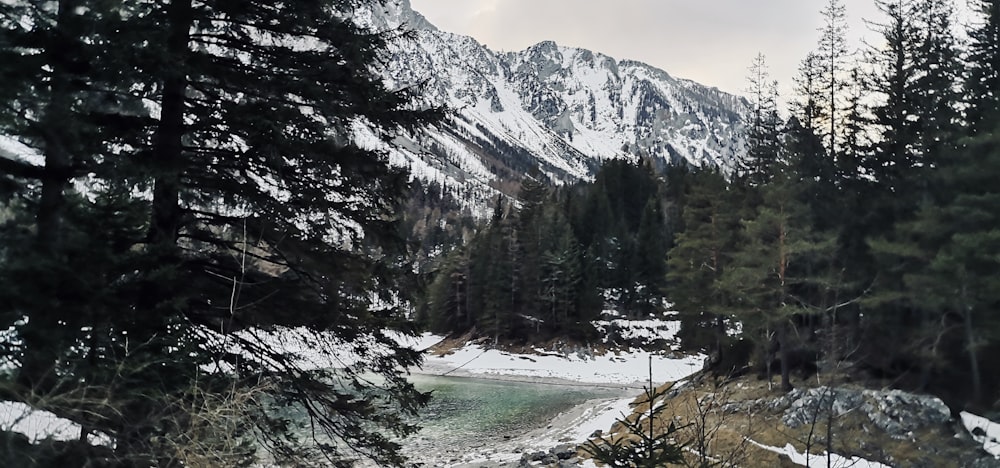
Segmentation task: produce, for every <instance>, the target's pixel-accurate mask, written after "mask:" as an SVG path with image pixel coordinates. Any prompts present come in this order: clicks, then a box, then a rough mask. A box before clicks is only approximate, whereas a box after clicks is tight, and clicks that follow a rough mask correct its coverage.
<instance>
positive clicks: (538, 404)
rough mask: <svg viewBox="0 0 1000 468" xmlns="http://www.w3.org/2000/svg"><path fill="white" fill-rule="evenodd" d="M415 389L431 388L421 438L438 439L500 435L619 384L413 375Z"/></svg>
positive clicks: (611, 393)
mask: <svg viewBox="0 0 1000 468" xmlns="http://www.w3.org/2000/svg"><path fill="white" fill-rule="evenodd" d="M410 381H411V382H413V384H414V385H415V386H416V387H417V388H418V389H420V390H421V391H425V392H426V391H429V392H432V395H433V398H432V399H431V402H430V404H429V405H428V406H427V407H426V408H424V410H423V411H422V412H421V414H420V418H419V420H420V425H421V426H423V429H422V430H421V431H420V433H419V436H420V437H422V438H427V437H430V438H438V439H443V440H442V442H443V441H448V440H454V441H456V442H457V441H464V440H469V438H470V437H472V438H475V439H477V440H500V439H503V438H504V436H515V435H517V434H520V433H523V432H525V431H528V430H531V429H534V428H537V427H545V425H546V424H547V423H548V422H549V421H550V420H551V419H552V418H553V417H555V416H556V415H557V414H559V413H560V412H563V411H566V410H568V409H570V408H572V407H574V406H576V405H579V404H581V403H583V402H585V401H587V400H591V399H595V398H611V397H617V396H620V395H621V393H622V391H621V390H620V389H613V388H612V389H609V388H601V387H593V386H590V387H587V386H582V385H583V384H581V386H572V385H546V384H536V383H525V382H511V381H503V380H490V379H478V378H466V377H438V376H427V375H413V376H411V378H410Z"/></svg>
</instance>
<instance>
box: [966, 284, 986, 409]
mask: <svg viewBox="0 0 1000 468" xmlns="http://www.w3.org/2000/svg"><path fill="white" fill-rule="evenodd" d="M966 297H967V296H966V287H965V285H962V302H963V304H962V308H963V314H962V322H963V323H962V325H963V328H964V330H965V350H966V351H967V352H968V354H969V377H970V378H971V379H972V382H971V383H972V401H974V402H976V403H978V402H980V401H982V398H983V390H982V389H983V381H982V375H981V374H980V371H979V356H978V355H977V354H976V334H975V328H974V327H973V326H972V307H971V306H969V305H968V301H967V300H965V298H966Z"/></svg>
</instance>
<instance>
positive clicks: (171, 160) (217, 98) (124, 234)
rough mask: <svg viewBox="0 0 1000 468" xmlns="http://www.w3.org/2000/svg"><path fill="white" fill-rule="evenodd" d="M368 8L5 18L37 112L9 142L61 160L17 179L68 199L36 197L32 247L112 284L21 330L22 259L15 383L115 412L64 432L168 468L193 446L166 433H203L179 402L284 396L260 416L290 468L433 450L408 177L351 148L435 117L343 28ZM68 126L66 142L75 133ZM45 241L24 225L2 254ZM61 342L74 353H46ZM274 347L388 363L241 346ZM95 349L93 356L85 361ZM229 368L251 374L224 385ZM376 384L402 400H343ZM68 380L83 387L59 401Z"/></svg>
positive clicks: (192, 7) (18, 6)
mask: <svg viewBox="0 0 1000 468" xmlns="http://www.w3.org/2000/svg"><path fill="white" fill-rule="evenodd" d="M53 5H55V6H56V8H54V9H51V8H49V7H50V6H53ZM369 5H370V3H369V2H360V1H349V0H345V1H337V2H332V3H328V2H293V3H282V4H272V3H267V2H244V3H241V4H240V5H233V4H230V3H226V2H208V3H198V4H195V3H193V2H191V1H190V0H176V1H171V2H137V3H133V4H129V5H121V4H119V3H117V2H91V1H82V0H80V1H74V0H61V1H59V2H57V3H53V4H46V5H36V4H27V3H21V2H5V3H4V4H3V5H0V8H2V9H3V10H2V13H3V15H4V16H3V19H2V20H0V25H2V27H3V28H5V31H4V35H3V38H4V39H3V40H4V41H5V42H3V43H2V44H0V49H2V51H0V54H2V56H3V57H4V60H3V61H2V64H0V75H2V76H3V77H4V78H5V79H6V78H10V80H9V81H8V82H9V83H10V84H11V86H10V87H6V86H5V89H4V91H3V92H2V93H3V97H4V98H5V99H7V98H9V101H6V102H12V103H16V104H15V105H14V106H11V107H4V110H3V114H2V117H0V126H2V129H3V131H4V132H7V133H10V134H13V135H15V136H17V137H18V138H20V139H22V140H23V141H25V142H26V143H28V144H29V146H32V147H34V148H37V149H38V150H39V152H41V153H42V154H44V155H45V156H46V159H47V163H46V166H47V167H46V168H37V167H30V166H26V165H24V164H19V163H14V162H9V161H10V160H7V159H4V160H3V163H2V166H3V167H2V168H0V170H2V171H3V172H4V175H5V177H6V178H7V179H8V180H9V179H10V178H18V179H21V180H24V179H29V178H36V179H44V180H45V181H49V182H43V184H42V187H41V189H40V190H38V191H35V190H29V191H27V192H25V202H24V205H23V206H25V207H26V208H27V209H28V210H31V207H32V206H36V207H37V210H34V213H37V214H38V216H33V218H34V221H33V223H34V226H33V228H34V230H35V231H36V232H39V234H40V239H41V238H42V237H45V238H47V239H41V240H40V242H39V246H45V247H44V248H39V249H38V251H37V252H38V253H39V257H40V258H39V260H40V261H39V262H38V264H39V265H55V264H63V265H67V266H72V267H77V268H84V267H83V266H82V265H80V264H79V263H78V261H80V260H81V259H84V258H87V259H90V261H88V263H87V265H89V266H90V267H91V268H94V269H95V275H94V280H95V281H98V280H99V281H101V282H102V283H101V284H102V285H103V287H94V288H92V289H83V288H79V289H78V288H77V287H76V286H74V285H73V282H74V281H76V280H75V279H74V278H73V277H72V276H70V275H64V274H63V273H62V272H61V270H52V273H53V274H52V275H51V280H52V281H51V282H46V283H45V284H44V286H45V287H46V288H51V289H52V291H67V292H69V291H70V290H71V289H72V291H73V294H82V295H83V296H82V297H79V296H67V297H65V298H60V297H58V295H57V297H55V298H54V299H56V300H57V304H55V305H56V307H52V305H53V304H50V303H48V301H49V300H50V299H53V297H52V295H49V296H44V294H45V291H39V294H38V295H36V296H35V297H34V298H31V301H22V300H19V301H17V305H16V306H15V307H9V306H7V304H15V302H14V301H8V300H6V299H8V298H10V297H11V294H14V292H16V291H17V289H18V285H19V284H23V282H24V279H23V278H20V277H19V275H17V273H18V272H19V271H21V270H19V268H21V267H22V265H23V264H21V263H19V262H16V261H11V257H10V256H8V255H5V256H4V257H3V259H2V260H3V264H2V269H3V270H4V271H3V275H4V276H5V277H6V278H8V279H11V280H12V283H9V284H7V285H6V286H7V287H6V288H5V289H4V291H3V293H4V294H3V296H4V300H3V304H5V305H4V307H5V310H4V311H3V314H2V315H3V317H4V318H5V319H7V320H13V321H14V323H16V324H18V325H17V327H16V328H17V332H18V333H19V334H20V336H22V338H23V339H22V345H21V349H18V350H16V351H15V353H16V354H17V355H18V356H24V357H25V358H23V359H22V361H21V362H20V364H21V365H20V369H19V375H20V376H21V377H20V378H19V380H18V384H19V385H21V387H22V389H23V388H24V387H27V386H31V387H36V389H38V388H37V387H39V384H40V383H42V384H44V385H43V387H45V388H48V389H49V390H54V391H68V390H72V389H62V388H60V385H64V384H65V383H66V382H72V381H74V379H75V378H76V377H79V378H80V379H85V381H86V382H88V384H89V385H92V386H94V387H95V388H103V389H104V390H106V391H107V392H109V394H108V397H107V399H106V400H104V401H109V402H110V403H109V404H108V405H109V406H105V407H96V408H95V407H87V406H84V405H83V403H80V405H81V406H77V407H70V408H61V409H60V411H59V414H60V415H65V416H67V417H69V418H70V419H74V420H76V421H78V422H80V423H81V424H83V426H84V427H85V428H87V429H86V430H87V431H91V430H93V431H101V432H104V433H107V434H110V435H113V436H115V438H116V440H117V445H116V449H115V450H116V452H117V454H118V456H119V457H120V458H121V459H122V460H124V461H127V462H136V463H150V460H158V462H160V463H166V461H164V460H162V459H159V457H160V456H161V455H163V456H168V455H166V454H165V453H164V450H166V449H165V448H164V447H161V446H158V445H156V442H155V441H157V440H162V439H163V437H165V436H167V435H169V434H170V433H171V432H173V433H176V432H178V431H183V427H182V426H178V427H172V426H171V425H170V424H167V423H164V422H163V421H181V420H182V419H183V414H182V413H177V412H176V410H177V408H175V407H173V406H172V405H165V404H164V402H165V401H172V400H174V399H182V397H183V395H185V394H186V393H185V392H188V391H190V389H191V387H192V385H204V391H206V392H208V393H209V394H211V393H212V392H214V391H217V390H219V389H220V388H227V387H228V388H232V386H233V385H236V386H237V387H239V386H243V385H250V384H252V383H253V382H256V381H258V379H257V378H256V377H255V376H261V375H267V376H268V379H269V381H270V382H272V383H273V385H272V386H271V387H269V388H270V389H271V390H270V391H271V392H272V393H271V395H270V398H267V399H262V400H258V401H257V403H259V406H257V407H253V408H247V410H246V412H245V414H244V415H243V416H245V417H246V418H247V419H246V424H248V425H257V427H258V428H259V430H260V431H259V434H265V435H266V436H265V437H264V438H263V439H261V440H260V441H259V442H260V443H261V444H262V445H263V446H264V447H266V448H268V449H269V450H271V451H272V454H273V455H275V456H276V457H277V459H278V460H279V461H285V460H298V462H299V463H310V460H313V461H315V460H316V459H318V458H320V459H326V460H328V461H334V462H335V463H339V464H343V463H346V462H345V460H347V459H349V458H351V457H357V456H363V457H370V458H372V459H374V460H375V461H376V462H378V463H380V464H382V465H400V464H402V463H403V459H402V457H401V456H400V455H399V453H398V444H396V442H394V441H392V440H391V439H390V437H389V436H388V435H389V434H397V435H403V434H406V433H408V432H410V431H412V430H413V427H412V425H410V424H409V423H408V422H407V421H406V420H405V419H404V415H405V414H410V413H412V412H413V411H414V410H415V409H416V408H417V407H418V406H419V405H420V403H421V402H422V401H424V397H423V396H422V395H421V394H419V393H417V392H416V391H415V390H414V389H413V388H412V386H411V385H410V384H408V383H406V381H405V380H404V379H403V378H402V376H401V375H400V374H399V372H398V370H397V369H398V368H399V367H400V366H402V367H406V366H409V365H412V364H414V363H416V362H418V360H419V357H418V355H417V354H416V353H414V352H411V351H409V350H406V349H403V348H400V347H399V346H398V345H397V344H396V342H395V340H393V339H391V338H390V337H389V336H388V335H387V334H386V333H385V330H386V329H390V328H397V327H401V328H402V329H403V331H407V329H408V325H406V324H405V323H404V319H403V315H402V314H401V311H400V310H398V309H397V308H396V307H394V306H392V305H391V304H394V300H395V294H394V292H395V290H396V289H397V288H396V279H397V278H398V277H399V276H398V275H399V266H400V260H401V258H402V243H401V242H399V239H398V238H397V235H396V218H395V216H394V213H395V210H396V208H397V207H398V204H399V201H400V199H401V195H402V193H403V189H404V186H405V177H404V174H402V173H401V172H400V171H397V170H393V169H390V168H389V167H388V165H387V164H386V159H385V156H384V155H383V154H380V153H378V152H376V151H371V150H366V149H363V148H360V147H357V146H356V145H354V144H353V143H351V141H350V136H351V131H352V130H351V126H352V125H355V124H356V123H360V124H363V125H368V126H370V127H371V128H373V129H374V131H375V133H376V134H377V135H379V136H380V137H383V138H385V139H389V137H390V136H391V135H392V134H393V133H394V132H396V131H397V129H398V128H399V127H412V126H415V125H418V124H419V123H421V122H423V121H425V120H427V119H431V118H434V117H436V116H437V112H436V111H430V112H427V111H414V110H412V106H411V97H412V93H411V91H409V90H403V91H398V92H393V91H390V90H388V89H386V88H385V85H384V84H383V81H382V80H381V78H379V77H378V76H377V75H376V73H375V70H374V66H375V65H376V64H377V63H378V61H379V60H380V58H381V57H382V54H383V51H384V49H385V39H386V37H387V35H386V34H380V33H371V32H367V31H363V30H361V29H359V27H358V26H357V25H355V24H354V23H353V22H352V21H351V20H349V19H347V16H345V15H346V14H347V13H348V12H349V11H350V10H351V9H353V8H355V7H365V6H369ZM8 39H9V40H10V42H6V41H7V40H8ZM38 44H40V47H39V46H38ZM56 44H58V47H56ZM304 45H306V46H305V47H304ZM150 107H155V110H154V111H149V110H148V108H150ZM37 109H42V110H44V111H43V112H38V111H36V110H37ZM29 110H30V111H29ZM36 118H37V120H35V119H36ZM52 119H55V120H52ZM54 122H58V124H59V126H62V127H63V128H65V129H66V130H67V131H60V132H54V131H53V130H54V129H56V128H60V127H57V126H56V125H54V124H53V123H54ZM49 161H51V164H50V163H49ZM83 174H87V175H88V180H84V178H83V177H82V175H83ZM78 176H79V177H78ZM74 177H77V179H76V180H77V181H78V182H87V181H89V182H93V185H92V186H93V187H95V188H94V189H92V191H90V192H89V193H88V196H87V197H76V196H75V195H74V194H73V190H72V188H71V184H70V180H71V179H72V178H74ZM23 185H24V186H30V185H31V184H30V183H26V184H23ZM139 193H141V194H144V196H141V197H140V196H136V194H139ZM145 195H149V196H151V199H149V200H147V199H146V197H145ZM101 197H107V200H108V201H107V202H104V201H102V200H104V199H103V198H101ZM17 208H18V209H20V206H18V207H17ZM76 210H80V211H81V212H91V211H92V210H94V211H95V212H101V213H104V214H105V215H107V214H108V213H110V214H111V216H112V218H113V220H114V221H113V222H108V223H107V227H108V228H110V229H114V231H113V232H110V233H109V232H106V231H105V230H104V229H103V227H102V226H97V225H95V224H94V223H92V222H90V223H86V222H84V221H81V220H80V219H77V217H76V215H75V214H73V213H75V211H76ZM101 210H103V211H101ZM34 213H33V214H34ZM71 214H72V216H71ZM27 218H32V217H25V216H21V217H20V218H19V219H22V220H23V219H27ZM69 221H73V222H74V223H75V224H73V225H70V224H69ZM53 227H60V228H59V229H55V230H53V229H52V228H53ZM29 229H31V226H30V225H29V226H25V225H24V222H23V221H22V224H21V225H20V226H15V227H12V228H11V229H9V230H7V231H5V234H6V233H10V232H15V233H16V232H21V233H23V232H25V231H28V230H29ZM137 232H139V233H141V234H139V235H137V234H136V233H137ZM62 236H65V238H64V239H58V238H57V237H62ZM12 239H16V237H9V236H8V237H5V239H4V243H5V244H6V242H7V241H9V240H12ZM101 239H107V241H106V242H108V243H109V245H104V244H102V242H105V241H101ZM56 244H60V245H62V246H65V248H63V247H60V248H59V249H56V250H54V249H52V248H51V246H53V245H56ZM81 253H87V256H86V257H85V256H81V255H79V254H81ZM97 253H103V255H97ZM67 255H72V256H73V257H72V258H71V259H72V262H69V263H66V262H64V261H63V260H64V259H66V258H70V257H69V256H67ZM95 257H96V258H95ZM98 260H99V261H98ZM69 286H73V287H72V288H70V287H69ZM59 295H61V293H59ZM70 299H72V300H70ZM72 304H83V305H86V309H83V310H81V309H79V308H77V307H74V306H72ZM8 307H9V308H8ZM20 315H24V316H27V317H28V320H18V319H17V318H15V317H18V316H20ZM62 315H65V316H72V317H73V319H72V320H64V319H63V318H62V317H61V316H62ZM47 324H57V325H58V327H56V328H58V329H59V330H60V333H52V332H48V333H45V332H43V331H44V330H45V329H46V328H47V327H48V325H47ZM271 327H300V329H302V330H308V331H310V332H316V333H320V332H322V333H323V335H317V336H322V337H325V339H327V341H328V342H329V343H335V344H336V343H339V344H341V345H343V344H346V343H367V344H366V345H356V346H353V349H354V351H355V352H357V353H359V354H360V355H361V356H362V357H366V358H367V359H361V360H360V361H359V362H358V364H356V365H351V366H348V367H346V368H344V369H330V370H316V371H311V370H309V371H307V370H303V369H301V368H300V367H299V365H298V364H297V363H296V361H295V359H296V356H292V355H289V354H287V353H285V352H284V351H282V350H280V349H273V348H270V347H269V346H267V345H266V343H265V342H262V341H260V340H259V339H258V338H256V336H257V334H256V333H233V332H236V331H239V330H254V331H260V330H262V329H267V328H271ZM410 331H412V330H410ZM99 334H100V335H99ZM97 336H107V339H106V340H107V341H105V342H103V343H97V342H95V341H94V340H95V339H96V338H95V337H97ZM81 343H90V344H88V345H86V346H84V348H83V349H90V350H91V351H92V352H91V353H85V354H84V355H78V354H76V353H77V350H79V349H81V346H80V344H81ZM98 349H100V350H102V351H100V352H98V351H97V350H98ZM382 349H386V350H389V352H388V353H384V352H382V351H380V350H382ZM121 356H125V357H127V359H126V360H125V361H123V362H118V361H115V360H114V359H116V357H121ZM211 364H214V365H216V366H220V367H223V368H229V369H232V374H225V373H215V374H212V375H210V376H206V375H204V372H203V371H202V369H204V368H205V366H208V365H211ZM88 366H89V367H88ZM114 369H118V370H119V372H117V373H116V372H112V370H114ZM122 369H124V371H123V370H122ZM369 371H371V372H375V373H378V374H381V375H382V376H384V377H385V383H384V384H382V385H381V387H382V388H383V389H384V390H386V392H382V393H373V394H372V395H367V394H366V395H359V394H358V393H354V392H348V391H345V390H343V388H345V387H344V386H341V384H340V383H341V382H343V383H346V386H347V387H353V388H357V389H371V386H370V380H367V378H363V377H362V375H363V374H365V373H366V372H369ZM52 375H59V376H67V377H68V378H66V379H60V380H59V381H57V382H54V383H48V382H44V381H43V378H44V377H45V376H52ZM79 381H84V380H79ZM20 394H21V395H31V394H32V391H31V389H28V390H26V391H23V392H20ZM24 398H26V399H27V398H30V397H29V396H25V397H24ZM29 403H32V401H29ZM289 407H291V408H297V409H298V410H299V411H303V412H304V414H306V415H307V416H308V417H309V419H310V421H311V422H312V423H313V424H314V429H315V430H316V432H315V434H318V438H317V439H315V440H314V441H315V442H317V443H316V444H313V445H312V446H311V447H310V446H306V444H302V443H300V442H299V440H298V438H297V437H296V436H295V434H294V431H295V426H296V423H295V422H294V421H291V420H290V419H289V418H290V415H289V412H288V411H287V408H289ZM165 408H166V409H168V410H170V411H173V412H171V413H169V414H167V413H165V412H164V411H166V410H165ZM170 418H174V419H170ZM245 427H248V428H249V427H250V426H245ZM248 430H249V429H248ZM348 447H349V448H348ZM345 449H346V450H345Z"/></svg>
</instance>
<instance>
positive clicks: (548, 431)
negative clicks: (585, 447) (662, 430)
mask: <svg viewBox="0 0 1000 468" xmlns="http://www.w3.org/2000/svg"><path fill="white" fill-rule="evenodd" d="M445 367H446V366H440V365H431V366H424V368H422V369H419V370H412V371H411V373H412V374H415V375H425V376H430V377H439V376H441V374H442V373H445V372H448V371H449V370H451V369H448V368H445ZM447 377H449V378H457V379H470V380H474V381H483V380H491V381H498V382H514V383H524V384H529V385H557V386H565V387H575V388H595V387H597V388H600V389H601V390H602V391H606V392H608V393H610V394H611V396H610V397H602V398H594V399H588V400H585V401H583V402H582V403H579V404H576V405H574V406H572V407H570V408H568V409H566V410H564V411H562V412H560V413H558V414H556V415H555V416H554V417H552V418H551V419H549V420H547V421H545V422H542V423H540V424H534V425H532V426H531V427H527V426H526V427H524V428H521V429H520V430H518V431H516V432H512V433H510V434H494V437H492V438H490V439H489V440H486V439H484V438H477V436H474V435H472V436H470V438H469V439H468V440H463V441H462V443H458V444H455V443H446V442H442V441H440V440H436V439H435V438H433V437H426V436H421V435H419V434H417V435H416V436H415V437H412V438H411V439H409V440H407V441H406V442H404V453H405V454H406V455H407V456H409V457H411V459H412V461H414V462H419V463H424V464H426V466H435V467H452V468H481V467H488V468H501V467H514V466H518V464H519V462H520V459H521V457H522V455H523V454H525V453H527V454H531V453H535V452H539V451H541V452H548V451H549V449H551V448H553V447H556V446H559V445H564V444H571V445H573V446H575V445H578V444H582V443H583V442H584V441H586V439H587V438H588V437H590V436H591V435H592V434H593V433H594V432H595V431H597V430H600V431H603V432H607V431H608V430H609V429H610V428H611V425H612V424H614V421H615V420H616V419H618V418H620V417H622V416H623V414H627V413H629V412H631V410H630V409H629V404H630V403H631V402H632V401H633V400H635V398H636V396H637V395H639V394H641V392H642V389H641V388H638V389H637V388H631V387H628V386H622V385H614V384H593V383H587V382H578V381H572V380H567V379H559V378H549V377H527V376H519V375H507V374H486V375H484V374H480V373H472V372H467V371H460V370H459V371H454V372H448V373H447Z"/></svg>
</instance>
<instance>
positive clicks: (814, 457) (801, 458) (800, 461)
mask: <svg viewBox="0 0 1000 468" xmlns="http://www.w3.org/2000/svg"><path fill="white" fill-rule="evenodd" d="M750 442H751V443H752V444H754V445H756V446H758V447H760V448H762V449H764V450H768V451H771V452H774V453H779V454H783V455H785V456H787V457H788V458H789V459H790V460H791V461H792V463H795V464H796V465H802V466H827V453H826V452H823V453H821V454H809V455H808V457H807V456H806V454H804V453H799V451H798V450H796V449H795V446H794V445H792V444H790V443H789V444H785V446H784V447H780V448H779V447H772V446H770V445H764V444H761V443H758V442H756V441H754V440H750ZM830 466H831V467H833V468H848V467H850V468H892V467H890V466H889V465H884V464H882V463H879V462H874V461H871V460H866V459H864V458H861V457H851V458H847V457H844V456H842V455H837V454H836V453H832V454H830Z"/></svg>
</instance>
